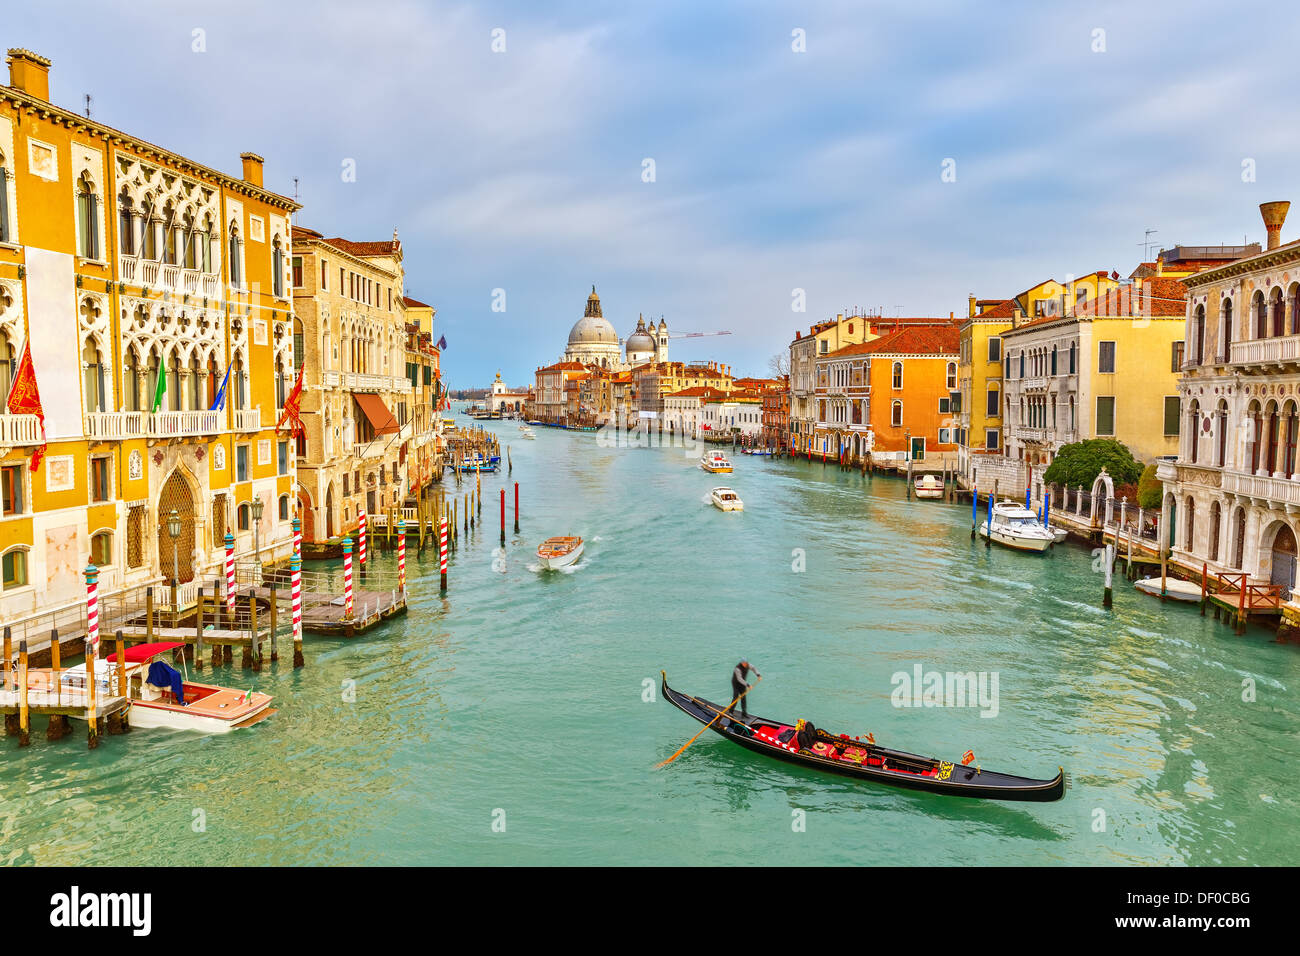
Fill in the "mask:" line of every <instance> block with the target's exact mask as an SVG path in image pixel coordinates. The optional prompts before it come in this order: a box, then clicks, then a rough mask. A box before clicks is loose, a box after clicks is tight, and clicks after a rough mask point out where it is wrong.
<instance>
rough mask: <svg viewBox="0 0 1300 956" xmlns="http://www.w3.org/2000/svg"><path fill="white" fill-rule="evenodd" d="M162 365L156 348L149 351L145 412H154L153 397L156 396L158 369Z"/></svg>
mask: <svg viewBox="0 0 1300 956" xmlns="http://www.w3.org/2000/svg"><path fill="white" fill-rule="evenodd" d="M161 365H162V355H161V354H160V353H159V352H158V350H157V349H156V348H151V349H150V350H149V372H148V376H147V378H146V380H145V386H146V387H145V394H144V396H143V398H144V400H145V401H146V402H148V403H149V406H148V408H146V409H145V411H150V412H156V411H158V409H156V408H154V396H155V395H157V394H158V369H159V366H161Z"/></svg>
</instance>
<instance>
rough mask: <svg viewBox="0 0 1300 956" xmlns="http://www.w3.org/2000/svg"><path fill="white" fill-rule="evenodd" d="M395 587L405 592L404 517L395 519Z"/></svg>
mask: <svg viewBox="0 0 1300 956" xmlns="http://www.w3.org/2000/svg"><path fill="white" fill-rule="evenodd" d="M397 587H398V590H400V591H401V592H402V594H403V595H405V594H406V519H405V518H398V519H397Z"/></svg>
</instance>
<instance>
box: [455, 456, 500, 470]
mask: <svg viewBox="0 0 1300 956" xmlns="http://www.w3.org/2000/svg"><path fill="white" fill-rule="evenodd" d="M458 467H459V468H460V470H461V471H462V472H474V471H496V470H497V469H498V468H500V467H501V462H500V458H499V457H498V458H497V460H495V461H493V460H492V459H490V458H484V457H483V456H482V455H470V456H469V457H468V458H466V459H464V460H463V461H462V462H461V463H460V465H459V466H458Z"/></svg>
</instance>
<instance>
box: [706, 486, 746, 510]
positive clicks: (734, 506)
mask: <svg viewBox="0 0 1300 956" xmlns="http://www.w3.org/2000/svg"><path fill="white" fill-rule="evenodd" d="M709 500H710V501H712V502H713V507H715V508H717V509H718V510H719V511H744V510H745V503H744V502H743V501H741V500H740V495H738V494H736V493H735V492H734V491H732V490H731V489H730V488H714V489H713V490H712V491H710V492H709Z"/></svg>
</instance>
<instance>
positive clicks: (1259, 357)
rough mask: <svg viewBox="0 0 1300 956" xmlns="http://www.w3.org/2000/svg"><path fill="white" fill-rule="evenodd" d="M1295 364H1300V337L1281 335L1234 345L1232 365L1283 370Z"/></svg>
mask: <svg viewBox="0 0 1300 956" xmlns="http://www.w3.org/2000/svg"><path fill="white" fill-rule="evenodd" d="M1295 363H1300V335H1280V336H1278V337H1277V338H1270V339H1247V340H1246V341H1244V342H1233V343H1232V354H1231V357H1230V364H1232V365H1241V366H1249V365H1262V366H1269V365H1272V366H1276V367H1278V368H1281V367H1282V366H1284V365H1288V364H1295ZM1259 371H1264V369H1260V370H1259Z"/></svg>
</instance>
